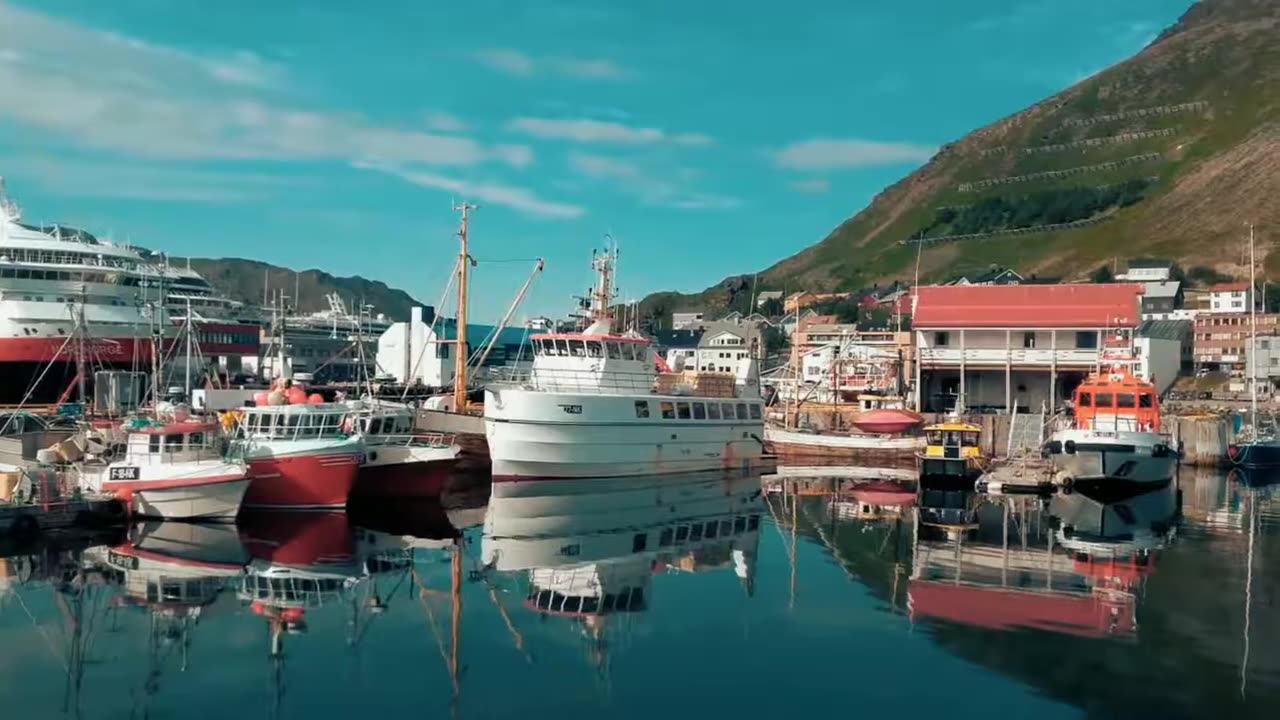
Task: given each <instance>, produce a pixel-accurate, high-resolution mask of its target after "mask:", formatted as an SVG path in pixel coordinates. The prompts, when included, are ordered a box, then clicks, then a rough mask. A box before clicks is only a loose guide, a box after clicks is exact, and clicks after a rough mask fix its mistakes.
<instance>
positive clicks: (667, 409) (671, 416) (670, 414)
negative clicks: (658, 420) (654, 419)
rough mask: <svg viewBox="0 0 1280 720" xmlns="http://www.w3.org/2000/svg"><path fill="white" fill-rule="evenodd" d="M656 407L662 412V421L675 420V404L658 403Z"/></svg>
mask: <svg viewBox="0 0 1280 720" xmlns="http://www.w3.org/2000/svg"><path fill="white" fill-rule="evenodd" d="M658 407H659V408H660V409H661V410H662V419H663V420H675V419H676V406H675V403H669V402H660V403H658Z"/></svg>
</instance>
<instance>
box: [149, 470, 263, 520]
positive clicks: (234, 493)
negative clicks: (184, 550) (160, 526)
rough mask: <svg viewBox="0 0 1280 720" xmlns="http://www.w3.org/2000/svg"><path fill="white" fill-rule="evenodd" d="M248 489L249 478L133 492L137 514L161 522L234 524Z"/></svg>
mask: <svg viewBox="0 0 1280 720" xmlns="http://www.w3.org/2000/svg"><path fill="white" fill-rule="evenodd" d="M248 489H249V478H247V477H241V478H239V479H235V480H220V481H212V482H207V483H200V484H190V485H179V486H175V487H169V488H148V489H144V490H136V491H134V492H133V500H132V506H133V511H134V514H136V515H138V516H141V517H144V518H159V519H162V520H209V521H222V522H231V521H233V520H235V519H236V515H237V514H239V512H240V503H241V501H243V499H244V495H245V492H246V491H247V490H248Z"/></svg>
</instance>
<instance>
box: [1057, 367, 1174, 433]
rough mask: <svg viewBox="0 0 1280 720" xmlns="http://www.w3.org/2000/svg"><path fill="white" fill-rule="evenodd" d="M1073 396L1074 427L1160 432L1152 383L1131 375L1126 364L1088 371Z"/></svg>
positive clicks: (1158, 406) (1158, 412)
mask: <svg viewBox="0 0 1280 720" xmlns="http://www.w3.org/2000/svg"><path fill="white" fill-rule="evenodd" d="M1073 400H1074V402H1075V426H1076V428H1077V429H1080V430H1094V429H1097V430H1111V431H1115V430H1131V431H1136V432H1160V398H1159V397H1158V393H1157V392H1156V386H1155V385H1154V384H1152V383H1149V382H1147V381H1145V380H1141V379H1139V378H1137V377H1134V375H1133V373H1132V372H1130V371H1129V369H1128V368H1127V367H1124V366H1117V367H1114V368H1112V369H1111V370H1109V371H1107V372H1104V373H1096V374H1093V375H1090V376H1089V377H1088V378H1087V379H1086V380H1085V381H1084V382H1082V383H1080V386H1079V387H1077V388H1076V391H1075V395H1074V397H1073Z"/></svg>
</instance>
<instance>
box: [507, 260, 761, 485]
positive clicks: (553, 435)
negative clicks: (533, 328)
mask: <svg viewBox="0 0 1280 720" xmlns="http://www.w3.org/2000/svg"><path fill="white" fill-rule="evenodd" d="M615 259H616V253H615V252H613V251H609V252H605V253H603V254H600V255H597V256H595V257H594V259H593V268H594V269H595V271H596V273H597V276H598V281H597V284H596V287H595V289H594V290H593V293H592V297H591V300H590V303H589V305H590V320H591V324H590V325H589V326H588V327H587V328H586V329H585V330H584V331H583V332H577V333H547V334H541V335H535V336H533V337H532V338H531V339H532V342H533V346H534V359H533V367H532V369H530V370H513V371H510V372H508V373H506V374H505V375H502V376H500V378H499V380H498V382H496V383H494V384H492V385H490V386H489V387H488V388H487V389H486V391H485V404H484V412H485V434H486V436H487V438H488V441H489V452H490V455H491V457H492V460H493V477H494V481H495V482H499V483H500V482H506V481H520V480H530V479H535V478H583V479H585V478H616V477H629V476H644V475H662V474H669V473H687V472H696V471H702V470H715V469H721V470H729V469H732V470H736V471H741V470H743V469H749V468H751V467H753V466H756V465H758V464H759V463H760V460H761V456H762V448H763V443H764V440H763V437H762V436H763V433H764V420H763V404H764V403H763V400H762V399H761V397H760V387H759V378H758V377H757V373H756V365H755V361H754V360H753V359H746V360H743V361H741V363H740V365H739V367H738V371H737V373H736V374H728V373H708V372H684V373H672V372H660V369H659V367H660V366H659V365H657V364H656V363H657V361H655V354H654V352H653V349H652V347H651V345H650V342H649V340H648V338H645V337H643V336H641V335H639V334H638V333H634V332H626V333H622V334H615V333H614V332H613V330H612V324H613V313H612V309H611V307H610V306H611V304H612V302H613V297H614V291H613V285H612V282H613V270H614V262H615Z"/></svg>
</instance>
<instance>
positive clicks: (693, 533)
mask: <svg viewBox="0 0 1280 720" xmlns="http://www.w3.org/2000/svg"><path fill="white" fill-rule="evenodd" d="M701 539H702V525H701V524H698V525H694V526H693V527H691V528H689V542H698V541H699V540H701Z"/></svg>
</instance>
